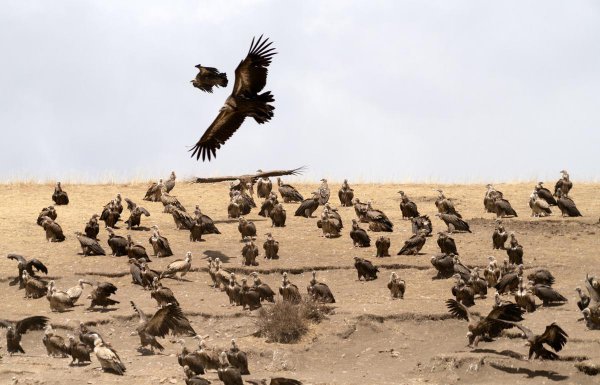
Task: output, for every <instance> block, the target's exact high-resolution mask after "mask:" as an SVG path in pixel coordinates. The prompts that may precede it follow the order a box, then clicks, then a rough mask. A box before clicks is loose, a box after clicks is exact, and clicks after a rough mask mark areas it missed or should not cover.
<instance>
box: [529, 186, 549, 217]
mask: <svg viewBox="0 0 600 385" xmlns="http://www.w3.org/2000/svg"><path fill="white" fill-rule="evenodd" d="M529 207H530V208H531V216H532V217H546V216H548V215H550V214H552V210H551V209H550V205H549V204H548V202H546V201H545V200H544V199H542V198H540V197H539V195H538V193H537V192H536V191H533V192H532V193H531V195H530V196H529Z"/></svg>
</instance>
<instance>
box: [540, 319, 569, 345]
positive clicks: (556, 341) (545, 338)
mask: <svg viewBox="0 0 600 385" xmlns="http://www.w3.org/2000/svg"><path fill="white" fill-rule="evenodd" d="M540 337H541V341H542V342H543V343H546V344H548V345H549V346H551V347H552V349H554V350H555V351H557V352H560V351H561V350H562V348H563V347H564V346H565V345H566V344H567V337H569V335H568V334H567V333H565V331H564V330H563V329H562V328H561V327H560V326H558V325H557V324H556V323H555V322H553V323H552V324H550V325H548V326H546V330H545V331H544V334H542V335H541V336H540Z"/></svg>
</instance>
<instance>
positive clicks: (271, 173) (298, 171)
mask: <svg viewBox="0 0 600 385" xmlns="http://www.w3.org/2000/svg"><path fill="white" fill-rule="evenodd" d="M305 169H306V167H304V166H302V167H298V168H294V169H291V170H273V171H266V172H260V173H258V174H254V175H238V176H220V177H214V178H196V179H195V180H194V183H218V182H224V181H228V180H247V179H252V180H256V179H259V178H269V177H275V176H285V175H301V174H302V172H304V170H305Z"/></svg>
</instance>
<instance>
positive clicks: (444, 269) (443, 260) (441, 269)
mask: <svg viewBox="0 0 600 385" xmlns="http://www.w3.org/2000/svg"><path fill="white" fill-rule="evenodd" d="M431 264H432V265H433V267H435V270H437V275H436V276H435V278H437V279H444V278H450V277H452V276H453V275H454V255H453V254H439V255H434V256H433V257H431Z"/></svg>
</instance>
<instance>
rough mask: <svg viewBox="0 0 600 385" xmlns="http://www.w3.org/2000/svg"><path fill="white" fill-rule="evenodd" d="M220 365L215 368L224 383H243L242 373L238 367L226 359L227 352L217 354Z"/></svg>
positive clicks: (226, 384) (238, 384) (225, 384)
mask: <svg viewBox="0 0 600 385" xmlns="http://www.w3.org/2000/svg"><path fill="white" fill-rule="evenodd" d="M219 362H220V365H221V367H220V368H218V369H217V374H218V376H219V380H221V381H223V384H224V385H244V381H243V380H242V373H241V372H240V370H239V369H238V368H236V367H235V366H233V365H231V363H230V362H229V360H228V359H227V352H222V353H221V355H220V356H219Z"/></svg>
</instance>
